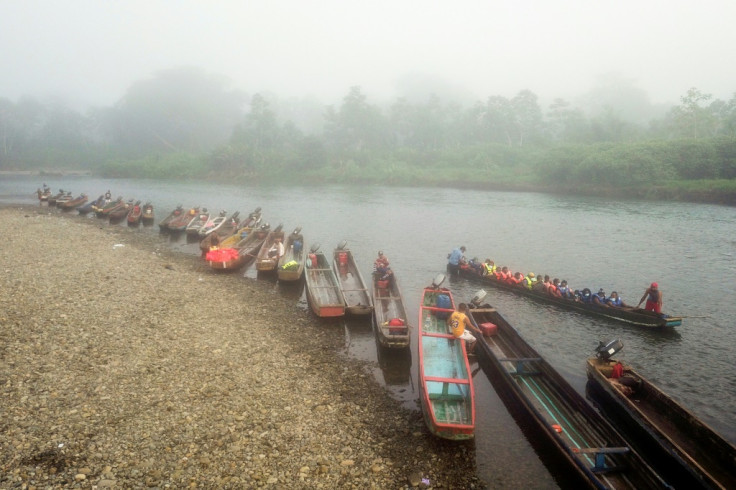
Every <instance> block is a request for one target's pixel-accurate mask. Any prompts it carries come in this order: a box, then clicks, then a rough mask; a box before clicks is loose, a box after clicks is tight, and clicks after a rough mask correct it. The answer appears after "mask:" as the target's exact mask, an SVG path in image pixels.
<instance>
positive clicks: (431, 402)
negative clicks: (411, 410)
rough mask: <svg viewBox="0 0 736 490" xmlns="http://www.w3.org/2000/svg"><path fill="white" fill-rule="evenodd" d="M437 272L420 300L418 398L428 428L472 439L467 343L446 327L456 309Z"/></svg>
mask: <svg viewBox="0 0 736 490" xmlns="http://www.w3.org/2000/svg"><path fill="white" fill-rule="evenodd" d="M444 280H445V276H444V275H443V274H440V275H438V276H437V277H436V278H435V279H434V281H432V284H431V285H430V286H428V287H426V288H424V289H423V291H422V299H421V302H420V303H419V323H418V335H417V341H418V346H417V350H418V352H419V400H420V402H421V407H422V414H423V416H424V421H425V422H426V424H427V427H428V428H429V431H430V432H431V433H432V434H433V435H435V436H437V437H441V438H443V439H451V440H464V439H472V438H473V437H474V434H475V391H474V388H473V380H472V378H471V376H470V365H469V364H468V357H467V355H466V352H465V342H464V341H462V340H457V339H455V337H454V336H453V335H452V334H451V333H450V331H449V328H448V326H447V318H448V316H449V315H450V314H451V313H452V312H453V311H455V303H454V302H453V299H452V294H451V293H450V290H449V289H447V288H442V287H441V285H442V283H443V282H444Z"/></svg>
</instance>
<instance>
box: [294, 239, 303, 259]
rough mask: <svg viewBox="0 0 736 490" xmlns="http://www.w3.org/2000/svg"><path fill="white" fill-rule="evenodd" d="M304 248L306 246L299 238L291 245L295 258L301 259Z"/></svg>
mask: <svg viewBox="0 0 736 490" xmlns="http://www.w3.org/2000/svg"><path fill="white" fill-rule="evenodd" d="M303 247H304V244H303V243H302V241H301V240H300V239H299V238H297V239H296V240H294V241H293V242H292V243H291V248H292V249H293V250H294V257H299V256H300V255H301V254H302V248H303Z"/></svg>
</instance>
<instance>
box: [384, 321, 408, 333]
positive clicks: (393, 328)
mask: <svg viewBox="0 0 736 490" xmlns="http://www.w3.org/2000/svg"><path fill="white" fill-rule="evenodd" d="M388 333H389V335H401V334H403V333H406V324H405V323H404V320H402V319H401V318H392V319H390V320H389V321H388Z"/></svg>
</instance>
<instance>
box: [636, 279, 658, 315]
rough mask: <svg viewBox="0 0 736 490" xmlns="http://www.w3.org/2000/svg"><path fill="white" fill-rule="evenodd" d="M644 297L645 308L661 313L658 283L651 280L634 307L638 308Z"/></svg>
mask: <svg viewBox="0 0 736 490" xmlns="http://www.w3.org/2000/svg"><path fill="white" fill-rule="evenodd" d="M645 299H646V300H647V304H646V306H644V309H645V310H649V311H653V312H655V313H662V291H660V290H659V285H658V284H657V283H656V282H653V283H652V284H651V285H650V286H649V287H648V288H647V290H646V291H644V295H643V296H642V297H641V299H640V300H639V304H638V305H636V307H637V308H639V307H640V306H641V304H642V303H643V302H644V300H645Z"/></svg>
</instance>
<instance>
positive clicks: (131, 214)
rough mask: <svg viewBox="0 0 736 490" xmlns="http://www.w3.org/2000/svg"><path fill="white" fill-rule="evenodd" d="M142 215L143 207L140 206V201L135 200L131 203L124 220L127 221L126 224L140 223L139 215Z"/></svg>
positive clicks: (136, 224) (135, 224) (134, 224)
mask: <svg viewBox="0 0 736 490" xmlns="http://www.w3.org/2000/svg"><path fill="white" fill-rule="evenodd" d="M142 216H143V208H141V202H140V201H136V202H135V204H133V206H132V207H130V209H129V210H128V215H127V216H126V218H125V219H126V220H127V222H128V226H138V225H139V224H141V217H142Z"/></svg>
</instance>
